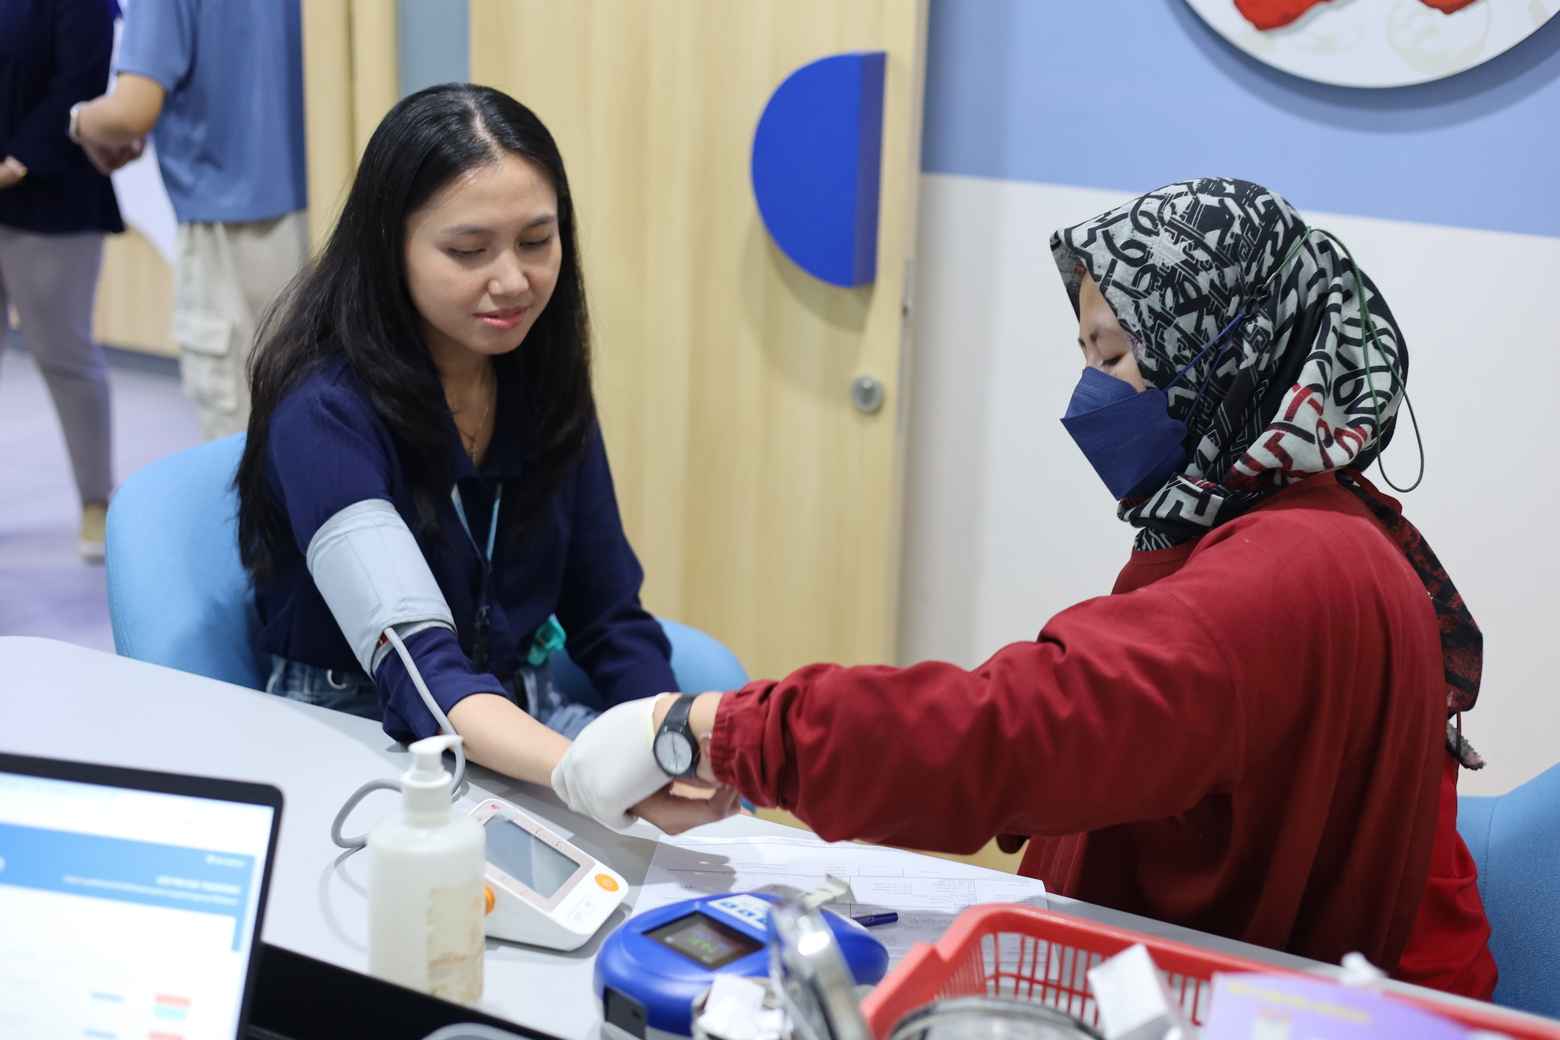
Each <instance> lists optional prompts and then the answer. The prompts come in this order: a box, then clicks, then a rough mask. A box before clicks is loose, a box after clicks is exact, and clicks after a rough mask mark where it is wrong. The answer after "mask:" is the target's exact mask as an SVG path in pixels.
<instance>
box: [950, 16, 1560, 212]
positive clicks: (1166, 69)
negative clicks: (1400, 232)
mask: <svg viewBox="0 0 1560 1040" xmlns="http://www.w3.org/2000/svg"><path fill="white" fill-rule="evenodd" d="M1371 2H1375V0H1371ZM1486 2H1496V0H1486ZM1499 2H1507V3H1509V2H1513V0H1499ZM930 16H931V21H930V34H929V39H928V52H927V76H926V127H925V136H924V151H923V155H922V166H923V168H924V169H925V170H926V171H927V172H928V173H955V174H966V175H971V176H979V177H993V178H1000V179H1007V180H1024V181H1042V182H1049V183H1058V184H1071V185H1079V186H1086V187H1099V188H1119V189H1123V190H1127V191H1139V190H1147V189H1149V188H1152V187H1155V186H1157V185H1159V184H1163V183H1167V182H1169V181H1173V180H1181V179H1184V178H1187V177H1194V176H1201V175H1205V174H1220V175H1229V176H1236V177H1244V178H1247V179H1250V180H1254V181H1258V182H1261V183H1264V184H1267V185H1269V186H1270V187H1273V188H1275V189H1277V190H1278V191H1280V192H1282V193H1283V194H1285V195H1286V196H1287V197H1288V198H1289V199H1290V201H1291V202H1294V203H1295V204H1296V205H1298V206H1302V207H1305V208H1309V209H1319V210H1327V211H1332V212H1339V213H1350V214H1359V215H1364V216H1372V217H1381V218H1385V219H1393V220H1411V221H1419V222H1424V223H1434V224H1450V225H1453V226H1460V227H1475V228H1488V229H1493V230H1501V231H1517V232H1524V233H1529V234H1543V235H1557V236H1560V18H1555V19H1552V20H1551V21H1550V22H1548V23H1547V24H1546V25H1545V26H1544V27H1543V28H1541V29H1540V30H1539V31H1538V32H1536V33H1535V34H1534V35H1533V36H1531V37H1529V38H1528V39H1526V40H1524V41H1523V42H1522V43H1520V44H1518V45H1517V46H1516V47H1514V48H1512V49H1511V50H1509V51H1507V52H1506V53H1505V54H1503V55H1501V56H1500V57H1498V58H1495V59H1494V60H1492V61H1489V62H1486V63H1485V64H1483V65H1480V66H1478V67H1477V68H1474V69H1470V70H1469V71H1467V72H1464V73H1461V74H1460V75H1457V76H1453V77H1451V78H1449V79H1445V80H1440V81H1437V82H1435V83H1428V84H1424V85H1421V86H1415V87H1399V88H1393V89H1387V90H1364V89H1356V88H1346V87H1330V86H1326V85H1323V84H1319V83H1312V82H1310V81H1307V80H1302V79H1299V78H1297V77H1294V76H1290V75H1288V74H1287V73H1283V72H1280V71H1278V70H1277V69H1271V68H1269V67H1267V66H1265V65H1263V64H1261V63H1260V62H1258V61H1256V60H1255V59H1252V58H1249V57H1247V56H1246V55H1245V54H1243V53H1241V52H1240V51H1239V50H1237V49H1235V48H1234V47H1232V46H1230V45H1229V44H1227V43H1225V42H1224V40H1223V39H1221V38H1220V37H1219V36H1218V35H1217V34H1216V33H1214V32H1213V30H1211V29H1209V28H1208V27H1207V26H1206V25H1204V24H1203V22H1202V20H1201V19H1199V18H1198V17H1197V15H1196V14H1194V13H1193V12H1192V10H1191V8H1190V7H1188V6H1187V4H1186V3H1185V0H931V11H930Z"/></svg>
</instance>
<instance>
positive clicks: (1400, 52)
mask: <svg viewBox="0 0 1560 1040" xmlns="http://www.w3.org/2000/svg"><path fill="white" fill-rule="evenodd" d="M1186 2H1187V4H1188V5H1190V6H1191V8H1192V10H1194V11H1196V12H1197V13H1198V15H1200V16H1201V17H1202V19H1203V21H1205V22H1207V23H1208V25H1209V26H1210V27H1211V28H1213V29H1214V31H1216V32H1217V33H1218V34H1219V35H1220V36H1223V37H1224V38H1225V39H1226V40H1228V41H1229V42H1230V43H1232V44H1234V45H1235V46H1236V47H1239V48H1240V49H1241V50H1243V51H1245V52H1246V53H1247V54H1249V55H1251V56H1252V57H1253V58H1256V59H1257V60H1259V61H1261V62H1264V63H1265V64H1268V65H1271V66H1273V67H1274V68H1277V69H1282V70H1283V71H1285V72H1288V73H1290V74H1292V75H1295V76H1302V77H1304V78H1305V79H1311V80H1316V81H1317V82H1320V83H1332V84H1335V85H1338V86H1347V87H1401V86H1407V85H1409V84H1413V83H1427V82H1429V81H1431V80H1436V79H1441V78H1443V77H1446V76H1452V75H1455V74H1457V73H1459V72H1462V71H1464V70H1465V69H1471V68H1473V67H1474V66H1475V65H1478V64H1481V63H1482V62H1486V61H1489V60H1490V59H1491V58H1493V57H1495V56H1496V55H1498V54H1501V53H1503V52H1505V51H1507V50H1510V49H1511V48H1512V47H1514V46H1516V45H1517V44H1518V43H1521V42H1522V41H1523V40H1524V39H1526V38H1527V37H1528V36H1530V35H1532V34H1533V33H1534V32H1535V31H1537V30H1538V28H1539V27H1540V26H1542V25H1543V24H1544V23H1545V22H1547V21H1549V19H1551V18H1553V17H1554V16H1555V14H1556V12H1557V11H1560V0H1186Z"/></svg>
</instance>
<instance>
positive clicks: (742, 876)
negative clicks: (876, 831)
mask: <svg viewBox="0 0 1560 1040" xmlns="http://www.w3.org/2000/svg"><path fill="white" fill-rule="evenodd" d="M829 876H832V877H835V878H838V879H840V880H841V881H845V882H848V883H849V884H850V892H849V893H848V894H847V895H846V896H844V897H842V898H840V899H837V900H834V901H832V902H829V903H825V904H824V905H825V906H826V907H828V908H829V909H830V910H833V911H835V912H836V913H839V914H843V915H845V916H847V917H850V916H859V915H862V914H873V913H883V912H885V911H890V910H891V911H894V912H895V913H897V914H898V915H899V920H898V922H897V923H895V924H889V925H881V926H879V927H876V928H873V929H872V935H873V936H874V937H875V938H876V939H877V940H878V941H879V942H881V943H882V944H883V945H884V946H885V947H887V949H888V956H889V963H890V965H891V966H892V965H897V964H898V963H899V960H900V958H902V957H903V956H904V955H905V954H906V953H908V952H910V947H911V946H912V945H914V944H916V943H931V942H936V941H937V940H938V939H939V938H940V937H941V936H942V934H943V932H945V931H947V929H948V927H949V926H950V925H951V924H953V920H954V918H956V917H958V916H959V913H960V911H962V910H964V909H965V908H966V907H970V906H975V905H977V904H980V903H1022V902H1029V903H1031V904H1033V905H1036V906H1044V905H1045V885H1044V884H1043V883H1042V882H1040V881H1038V880H1036V879H1035V878H1026V877H1019V876H1017V875H1015V874H1005V873H1003V872H1002V871H999V870H990V869H988V868H986V867H977V866H973V865H971V864H968V863H957V862H954V861H952V860H944V859H936V858H934V857H931V856H922V855H917V854H916V853H913V852H902V851H900V850H898V849H889V848H883V847H881V846H877V845H861V844H858V843H856V842H844V841H842V842H836V843H834V844H829V843H827V842H824V841H821V840H819V839H818V838H817V837H815V836H813V835H811V834H808V833H806V832H804V831H797V832H796V833H795V834H794V835H790V834H785V835H778V834H777V835H754V836H752V837H742V838H700V837H698V836H697V835H685V836H682V837H675V838H662V839H661V843H660V844H659V845H658V846H657V847H656V850H655V856H654V857H653V858H652V859H651V860H650V870H649V872H648V873H647V874H646V875H645V883H644V886H643V888H642V889H641V890H640V896H639V900H638V902H637V903H636V904H635V907H634V912H635V913H643V912H644V911H646V910H652V909H654V908H656V907H659V906H665V905H666V904H668V903H675V902H678V901H680V900H683V899H693V898H695V897H698V896H705V895H716V894H724V893H727V892H752V891H759V892H774V893H776V894H787V893H788V892H789V893H793V894H794V893H806V892H811V891H813V890H815V889H817V888H820V887H821V886H823V885H824V884H825V883H826V878H827V877H829Z"/></svg>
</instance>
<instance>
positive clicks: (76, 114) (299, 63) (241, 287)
mask: <svg viewBox="0 0 1560 1040" xmlns="http://www.w3.org/2000/svg"><path fill="white" fill-rule="evenodd" d="M299 21H300V12H299V6H298V2H297V0H282V2H271V3H266V4H247V3H230V2H223V0H134V2H132V3H131V4H129V5H128V9H127V10H126V12H125V29H124V36H123V39H122V40H121V41H120V49H119V57H118V60H117V61H116V62H115V65H114V68H115V71H116V72H117V73H118V77H117V79H116V80H115V82H114V87H113V90H112V91H111V92H110V93H107V94H104V95H103V96H101V97H98V98H96V99H95V100H92V101H90V102H88V103H86V104H84V105H80V106H78V107H76V108H74V109H72V112H71V117H70V130H71V136H72V137H73V138H75V139H77V140H79V141H80V142H81V144H82V147H83V148H84V149H86V151H87V154H88V156H89V157H91V159H92V161H93V162H94V163H96V164H97V165H98V166H99V168H101V169H104V170H112V169H117V168H118V167H119V166H121V165H123V164H124V163H125V162H128V161H129V160H130V159H131V158H134V156H135V155H137V154H139V142H140V141H141V140H142V139H143V138H144V137H145V136H146V135H147V134H148V133H150V134H152V137H153V141H154V142H155V144H156V146H157V161H158V166H159V167H160V169H161V171H162V178H163V183H164V185H165V186H166V187H167V189H168V198H169V199H170V201H172V203H173V211H174V215H175V216H176V217H177V218H178V222H179V232H178V261H177V263H176V265H175V268H176V269H175V272H174V279H175V280H174V299H173V337H174V341H175V343H177V345H178V348H179V362H180V368H181V371H182V373H183V381H184V390H185V393H187V394H188V395H189V396H190V398H191V399H192V400H193V401H194V402H195V404H196V407H197V408H198V409H199V410H200V424H201V433H202V435H203V436H205V437H206V439H208V440H211V439H215V438H217V437H223V436H226V435H228V434H231V433H239V432H241V431H242V430H243V429H244V427H245V425H246V424H247V423H248V421H249V384H248V379H247V378H246V376H245V364H246V362H247V360H248V358H249V354H250V352H251V350H252V349H253V342H254V336H255V329H256V327H257V326H258V324H259V322H260V318H261V317H262V315H263V314H264V313H265V310H266V308H267V307H269V306H270V304H271V301H272V300H274V299H275V298H276V297H277V295H278V294H279V293H280V292H281V290H282V288H283V287H284V286H285V285H286V284H287V282H288V280H289V279H291V278H292V276H293V275H294V274H295V273H297V271H298V270H299V268H301V267H302V266H303V264H304V263H305V261H306V260H307V259H308V225H307V220H306V216H305V213H304V208H305V206H306V205H307V196H306V191H305V183H304V144H303V47H302V42H301V32H300V27H299Z"/></svg>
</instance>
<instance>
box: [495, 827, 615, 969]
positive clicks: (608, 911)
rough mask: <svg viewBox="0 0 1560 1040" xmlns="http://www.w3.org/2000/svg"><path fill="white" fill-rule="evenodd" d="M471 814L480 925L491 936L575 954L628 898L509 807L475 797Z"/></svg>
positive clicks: (599, 869) (602, 868)
mask: <svg viewBox="0 0 1560 1040" xmlns="http://www.w3.org/2000/svg"><path fill="white" fill-rule="evenodd" d="M471 816H472V818H473V819H474V820H476V821H477V822H478V823H480V824H481V825H482V829H483V831H484V832H486V834H487V870H486V871H485V872H484V874H483V879H484V880H485V881H486V888H487V895H488V898H489V911H488V915H487V918H486V922H485V927H486V930H487V934H488V935H491V936H492V937H493V938H495V939H505V940H508V941H509V942H517V943H525V944H527V945H529V946H545V947H547V948H548V949H551V950H574V949H578V948H579V947H580V946H582V945H584V944H585V942H586V940H588V939H589V938H590V937H591V936H592V935H595V934H596V930H597V929H598V928H600V927H601V926H602V925H603V924H604V923H606V920H607V918H608V917H610V916H611V915H612V911H614V910H616V909H617V908H618V905H619V904H621V903H622V902H623V897H624V896H625V895H627V894H628V883H627V882H625V881H624V880H623V876H622V875H621V874H619V873H618V872H617V871H615V870H613V869H612V868H611V867H609V866H607V865H606V864H605V863H602V862H601V861H600V860H598V859H596V858H595V857H594V856H592V855H590V854H589V853H586V852H584V851H583V850H581V849H580V848H579V847H578V846H576V845H573V844H571V843H570V842H569V841H567V840H566V839H564V838H563V837H562V836H560V835H558V834H556V833H555V832H553V831H552V830H551V829H549V828H548V827H547V825H546V824H544V823H542V821H540V820H538V819H537V818H536V817H534V816H532V815H530V814H529V813H527V812H525V811H524V810H522V809H520V808H517V807H516V806H514V805H511V804H510V803H509V802H506V801H503V800H502V799H499V798H486V799H483V800H482V801H481V802H478V803H477V806H476V808H474V809H472V810H471Z"/></svg>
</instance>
